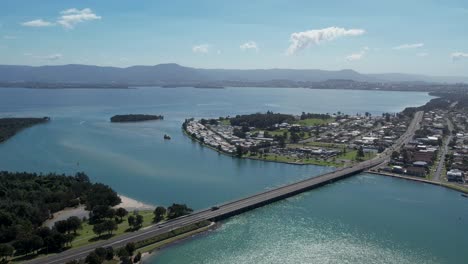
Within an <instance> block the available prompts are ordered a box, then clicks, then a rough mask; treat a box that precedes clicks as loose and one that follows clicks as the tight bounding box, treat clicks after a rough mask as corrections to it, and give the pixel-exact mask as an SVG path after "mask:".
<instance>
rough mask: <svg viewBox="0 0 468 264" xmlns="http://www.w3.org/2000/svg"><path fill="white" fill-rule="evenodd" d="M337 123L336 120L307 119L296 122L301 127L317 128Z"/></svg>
mask: <svg viewBox="0 0 468 264" xmlns="http://www.w3.org/2000/svg"><path fill="white" fill-rule="evenodd" d="M333 121H335V119H334V118H328V119H320V118H307V119H304V120H299V121H296V122H295V123H296V124H299V125H301V126H316V125H325V124H328V123H331V122H333Z"/></svg>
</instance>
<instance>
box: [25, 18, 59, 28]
mask: <svg viewBox="0 0 468 264" xmlns="http://www.w3.org/2000/svg"><path fill="white" fill-rule="evenodd" d="M21 25H23V26H25V27H50V26H53V25H54V23H52V22H49V21H45V20H42V19H36V20H31V21H27V22H23V23H21Z"/></svg>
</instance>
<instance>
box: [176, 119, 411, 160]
mask: <svg viewBox="0 0 468 264" xmlns="http://www.w3.org/2000/svg"><path fill="white" fill-rule="evenodd" d="M410 120H411V117H410V116H406V115H404V114H401V113H398V114H391V113H383V114H381V115H375V116H373V115H372V114H371V113H368V112H366V113H363V114H355V115H348V114H344V113H341V112H337V113H333V114H328V113H327V114H314V113H305V112H303V113H302V114H301V115H288V114H280V113H273V112H270V111H268V112H267V113H256V114H250V115H238V116H235V117H221V118H218V119H200V120H194V119H188V120H186V121H185V122H184V124H183V129H184V131H185V132H186V134H187V135H188V136H190V137H192V138H193V139H195V140H197V141H199V142H201V143H202V144H204V145H206V146H209V147H211V148H213V149H215V150H217V151H219V152H222V153H225V154H228V155H232V156H237V157H243V158H250V159H260V160H266V161H274V162H285V163H293V164H302V165H304V164H316V165H328V166H347V165H352V164H354V163H356V162H359V161H363V160H367V159H371V158H373V157H375V156H376V155H377V154H378V153H381V152H382V151H384V150H385V149H386V148H387V147H389V146H391V145H392V144H393V143H394V142H395V140H397V139H398V138H399V137H400V135H402V134H403V133H404V132H405V131H406V129H407V126H408V124H409V122H410Z"/></svg>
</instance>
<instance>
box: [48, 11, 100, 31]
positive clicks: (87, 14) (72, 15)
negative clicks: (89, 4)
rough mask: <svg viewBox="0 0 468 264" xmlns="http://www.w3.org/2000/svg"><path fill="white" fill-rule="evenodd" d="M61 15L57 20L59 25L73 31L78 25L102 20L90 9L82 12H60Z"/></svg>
mask: <svg viewBox="0 0 468 264" xmlns="http://www.w3.org/2000/svg"><path fill="white" fill-rule="evenodd" d="M60 14H61V16H60V17H59V19H58V20H57V23H58V24H60V25H62V26H63V27H64V28H68V29H72V28H73V27H75V25H76V24H78V23H82V22H85V21H92V20H99V19H101V18H102V17H101V16H98V15H96V14H95V13H94V12H93V11H92V10H91V9H90V8H83V9H81V10H79V9H76V8H70V9H67V10H64V11H62V12H60Z"/></svg>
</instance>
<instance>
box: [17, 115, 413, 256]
mask: <svg viewBox="0 0 468 264" xmlns="http://www.w3.org/2000/svg"><path fill="white" fill-rule="evenodd" d="M421 118H422V112H417V113H416V114H415V116H414V118H413V120H412V122H411V124H410V125H409V127H408V130H407V131H406V132H405V133H404V134H403V135H402V136H401V137H400V138H399V139H398V140H397V141H396V142H395V144H394V146H393V148H392V149H397V148H399V147H401V146H402V145H403V144H405V143H406V142H408V141H409V140H410V139H411V138H412V136H413V134H414V131H415V130H416V128H417V126H418V123H419V122H420V121H421ZM390 154H391V151H389V150H387V151H384V152H382V153H381V154H379V155H378V156H377V157H375V158H374V159H372V160H368V161H364V162H361V163H358V164H356V165H354V166H351V167H346V168H341V169H338V170H336V171H334V172H331V173H327V174H323V175H320V176H317V177H312V178H309V179H306V180H302V181H299V182H296V183H293V184H289V185H286V186H282V187H279V188H276V189H272V190H268V191H264V192H261V193H258V194H255V195H252V196H249V197H246V198H242V199H239V200H235V201H232V202H227V203H224V204H221V205H218V206H217V207H218V209H216V210H212V209H211V208H209V209H204V210H200V211H197V212H194V213H192V214H190V215H187V216H184V217H180V218H177V219H174V220H171V221H168V222H165V223H163V224H157V225H152V226H150V227H147V228H146V229H143V230H140V231H137V232H132V233H127V234H124V235H121V236H118V237H114V238H111V239H109V240H105V241H100V242H97V243H94V244H91V245H87V246H83V247H79V248H76V249H70V250H67V251H64V252H62V253H59V254H56V255H51V256H47V257H43V258H37V259H33V260H31V261H28V262H26V263H30V264H46V263H47V264H58V263H66V262H68V261H70V260H74V259H82V258H85V257H86V256H87V255H88V254H89V253H90V252H91V251H93V250H94V249H95V248H97V247H109V246H111V247H114V248H119V247H123V246H125V244H127V243H128V242H137V241H142V240H145V239H149V238H151V237H154V236H157V235H160V234H164V233H167V232H170V231H172V230H174V229H177V228H180V227H184V226H188V225H191V224H195V223H198V222H200V221H203V220H210V221H218V220H222V219H226V218H229V217H231V216H233V215H236V214H240V213H242V212H246V211H249V210H252V209H254V208H257V207H261V206H264V205H266V204H269V203H273V202H275V201H279V200H282V199H284V198H287V197H291V196H293V195H297V194H299V193H302V192H304V191H308V190H311V189H314V188H317V187H320V186H323V185H325V184H328V183H331V182H334V181H337V180H340V179H343V178H346V177H349V176H351V175H354V174H357V173H359V172H362V171H364V170H366V169H368V168H371V167H375V166H377V165H379V164H381V163H382V162H385V161H387V160H388V159H389V157H390Z"/></svg>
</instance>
